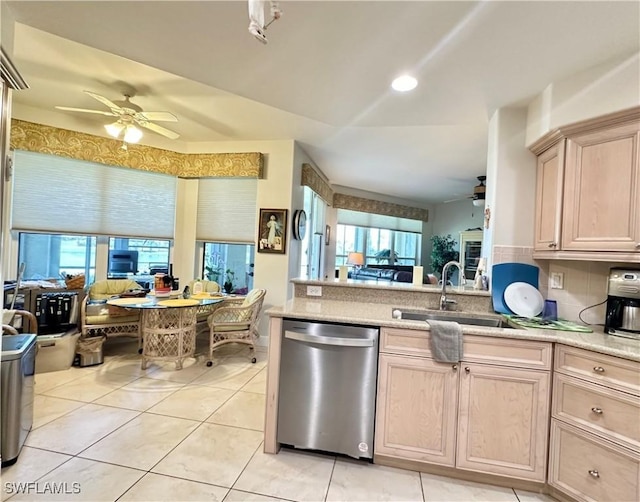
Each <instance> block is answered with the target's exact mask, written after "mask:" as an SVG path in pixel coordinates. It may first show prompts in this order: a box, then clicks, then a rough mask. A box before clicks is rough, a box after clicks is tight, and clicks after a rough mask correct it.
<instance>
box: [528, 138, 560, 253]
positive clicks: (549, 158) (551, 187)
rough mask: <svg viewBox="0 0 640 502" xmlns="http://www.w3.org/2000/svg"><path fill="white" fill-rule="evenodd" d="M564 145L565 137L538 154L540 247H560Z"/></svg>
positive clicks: (537, 240)
mask: <svg viewBox="0 0 640 502" xmlns="http://www.w3.org/2000/svg"><path fill="white" fill-rule="evenodd" d="M564 149H565V140H562V141H560V142H559V143H558V144H556V145H554V146H552V147H551V148H549V149H548V150H547V151H546V152H544V153H542V154H541V155H540V156H539V157H538V168H537V179H536V222H535V237H534V241H533V247H534V249H535V250H536V251H557V250H558V249H559V247H560V226H561V217H562V187H563V178H564Z"/></svg>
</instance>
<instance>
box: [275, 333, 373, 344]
mask: <svg viewBox="0 0 640 502" xmlns="http://www.w3.org/2000/svg"><path fill="white" fill-rule="evenodd" d="M284 337H285V338H288V339H290V340H298V341H300V342H309V343H317V344H319V345H339V346H341V347H373V343H374V340H372V339H368V338H335V337H330V336H318V335H310V334H309V333H301V332H300V331H289V330H286V331H285V332H284Z"/></svg>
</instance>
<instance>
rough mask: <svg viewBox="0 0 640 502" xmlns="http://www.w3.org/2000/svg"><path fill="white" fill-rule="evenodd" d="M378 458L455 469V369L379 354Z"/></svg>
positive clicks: (425, 361) (454, 366)
mask: <svg viewBox="0 0 640 502" xmlns="http://www.w3.org/2000/svg"><path fill="white" fill-rule="evenodd" d="M378 385H379V387H378V388H379V389H380V390H379V392H378V407H377V415H376V437H375V444H376V447H375V448H376V452H377V453H381V454H384V455H391V456H394V457H401V458H407V459H412V460H422V461H425V462H431V463H434V464H440V465H449V466H453V465H454V464H455V439H456V414H457V406H458V374H457V365H446V364H438V363H435V362H433V360H431V359H427V358H418V357H403V356H397V355H389V354H380V363H379V374H378Z"/></svg>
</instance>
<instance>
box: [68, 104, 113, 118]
mask: <svg viewBox="0 0 640 502" xmlns="http://www.w3.org/2000/svg"><path fill="white" fill-rule="evenodd" d="M56 108H57V109H58V110H64V111H67V112H82V113H97V114H98V115H106V116H107V117H117V116H118V115H117V114H116V113H113V112H103V111H102V110H89V109H87V108H71V107H69V106H56Z"/></svg>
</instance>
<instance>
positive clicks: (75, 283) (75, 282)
mask: <svg viewBox="0 0 640 502" xmlns="http://www.w3.org/2000/svg"><path fill="white" fill-rule="evenodd" d="M64 282H65V284H66V285H67V289H82V288H84V282H85V277H84V274H80V275H74V276H73V277H71V278H69V279H65V280H64Z"/></svg>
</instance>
